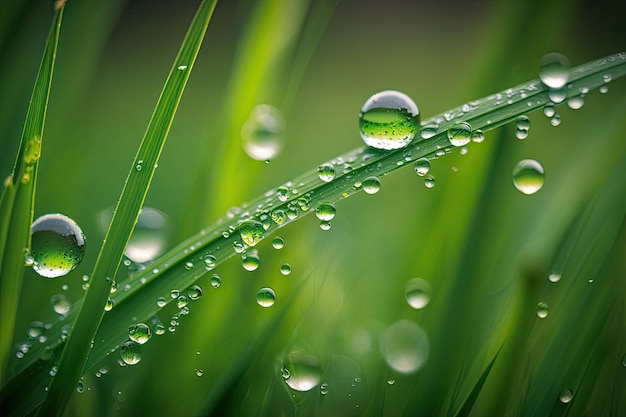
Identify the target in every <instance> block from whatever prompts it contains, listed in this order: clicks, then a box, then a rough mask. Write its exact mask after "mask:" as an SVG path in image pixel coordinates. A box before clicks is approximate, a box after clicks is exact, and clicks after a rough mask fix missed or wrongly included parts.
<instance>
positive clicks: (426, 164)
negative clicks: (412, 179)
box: [415, 158, 430, 177]
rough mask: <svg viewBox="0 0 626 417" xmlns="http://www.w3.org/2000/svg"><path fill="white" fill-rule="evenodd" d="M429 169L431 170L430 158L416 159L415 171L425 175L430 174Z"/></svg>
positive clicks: (421, 175)
mask: <svg viewBox="0 0 626 417" xmlns="http://www.w3.org/2000/svg"><path fill="white" fill-rule="evenodd" d="M428 171H430V161H429V160H428V158H420V159H418V160H417V161H415V172H416V173H417V175H419V176H420V177H423V176H424V175H426V174H428Z"/></svg>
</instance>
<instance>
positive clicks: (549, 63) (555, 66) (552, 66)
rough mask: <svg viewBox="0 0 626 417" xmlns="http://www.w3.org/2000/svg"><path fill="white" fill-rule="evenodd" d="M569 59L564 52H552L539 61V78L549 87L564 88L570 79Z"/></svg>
mask: <svg viewBox="0 0 626 417" xmlns="http://www.w3.org/2000/svg"><path fill="white" fill-rule="evenodd" d="M569 67H570V62H569V59H567V57H566V56H565V55H563V54H559V53H557V52H552V53H549V54H546V55H544V56H543V57H542V58H541V61H539V78H540V79H541V82H542V83H544V84H545V85H546V86H548V87H549V88H562V87H564V86H565V84H567V81H568V80H569Z"/></svg>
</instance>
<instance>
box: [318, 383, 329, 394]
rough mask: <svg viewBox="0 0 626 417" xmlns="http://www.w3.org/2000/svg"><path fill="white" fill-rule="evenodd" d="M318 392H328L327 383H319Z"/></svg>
mask: <svg viewBox="0 0 626 417" xmlns="http://www.w3.org/2000/svg"><path fill="white" fill-rule="evenodd" d="M320 394H322V395H326V394H328V384H327V383H323V384H322V385H320Z"/></svg>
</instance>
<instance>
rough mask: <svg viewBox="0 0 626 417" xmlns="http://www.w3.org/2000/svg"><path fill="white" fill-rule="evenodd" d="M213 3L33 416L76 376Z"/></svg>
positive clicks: (165, 96) (202, 9)
mask: <svg viewBox="0 0 626 417" xmlns="http://www.w3.org/2000/svg"><path fill="white" fill-rule="evenodd" d="M216 3H217V0H213V1H203V2H202V3H201V5H200V6H199V8H198V11H197V13H196V16H195V17H194V20H193V22H192V23H191V26H190V28H189V30H188V32H187V35H186V37H185V40H184V41H183V44H182V46H181V48H180V51H179V53H178V56H177V57H176V60H175V61H174V65H173V66H172V69H171V71H170V73H169V76H168V78H167V81H166V82H165V86H164V87H163V91H162V93H161V96H160V97H159V100H158V102H157V105H156V108H155V110H154V113H153V115H152V118H151V120H150V123H149V124H148V128H147V130H146V133H145V135H144V138H143V140H142V142H141V145H140V147H139V150H138V152H137V155H136V156H135V160H134V161H133V165H132V166H131V169H130V172H129V174H128V177H127V179H126V183H125V184H124V188H123V190H122V193H121V196H120V198H119V201H118V203H117V207H116V209H115V212H114V214H113V219H112V220H111V224H110V226H109V230H108V232H107V234H106V237H105V240H104V243H103V245H102V248H101V250H100V254H99V256H98V259H97V261H96V265H95V267H94V269H93V272H92V277H91V285H90V287H89V290H88V291H87V294H86V295H85V298H84V300H83V303H82V305H81V308H80V310H79V313H78V316H77V318H76V321H75V322H74V325H73V327H72V330H71V332H70V334H69V337H68V340H67V342H66V344H65V347H64V349H63V353H62V355H61V358H60V360H59V364H58V373H57V375H56V376H55V377H54V378H53V380H52V383H51V385H50V388H49V393H48V395H47V397H46V399H45V400H44V403H43V404H42V406H41V408H40V409H39V412H38V415H41V416H48V415H60V414H62V413H63V411H64V409H65V406H66V405H67V402H68V401H69V399H70V397H71V395H72V393H73V392H74V388H75V387H76V385H77V383H78V380H79V378H80V376H81V375H82V372H83V368H84V365H85V363H86V361H87V357H88V355H89V352H90V345H91V342H92V339H93V337H94V336H95V334H96V332H97V330H98V327H99V324H100V322H101V320H102V315H103V313H104V306H105V304H106V301H107V298H108V296H109V293H110V289H111V284H112V281H113V279H114V278H115V275H116V273H117V269H118V267H119V264H120V262H121V260H122V256H123V253H124V248H125V247H126V243H127V242H128V239H129V238H130V235H131V233H132V231H133V227H134V225H135V223H136V221H137V218H138V216H139V212H140V210H141V207H142V205H143V202H144V200H145V197H146V194H147V193H148V189H149V187H150V182H151V181H152V177H153V175H154V172H155V170H156V166H157V162H158V160H159V156H160V154H161V151H162V149H163V146H164V144H165V140H166V138H167V135H168V133H169V130H170V127H171V125H172V122H173V120H174V115H175V114H176V110H177V108H178V104H179V102H180V99H181V97H182V94H183V91H184V89H185V85H186V84H187V80H188V79H189V74H190V72H191V69H192V67H193V64H194V62H195V59H196V57H197V54H198V51H199V49H200V45H201V44H202V40H203V38H204V34H205V32H206V29H207V27H208V24H209V20H210V18H211V15H212V14H213V10H214V8H215V4H216Z"/></svg>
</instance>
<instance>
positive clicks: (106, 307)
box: [104, 297, 115, 311]
mask: <svg viewBox="0 0 626 417" xmlns="http://www.w3.org/2000/svg"><path fill="white" fill-rule="evenodd" d="M114 304H115V301H113V300H111V297H109V298H108V299H107V302H106V304H104V311H111V310H113V305H114Z"/></svg>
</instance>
